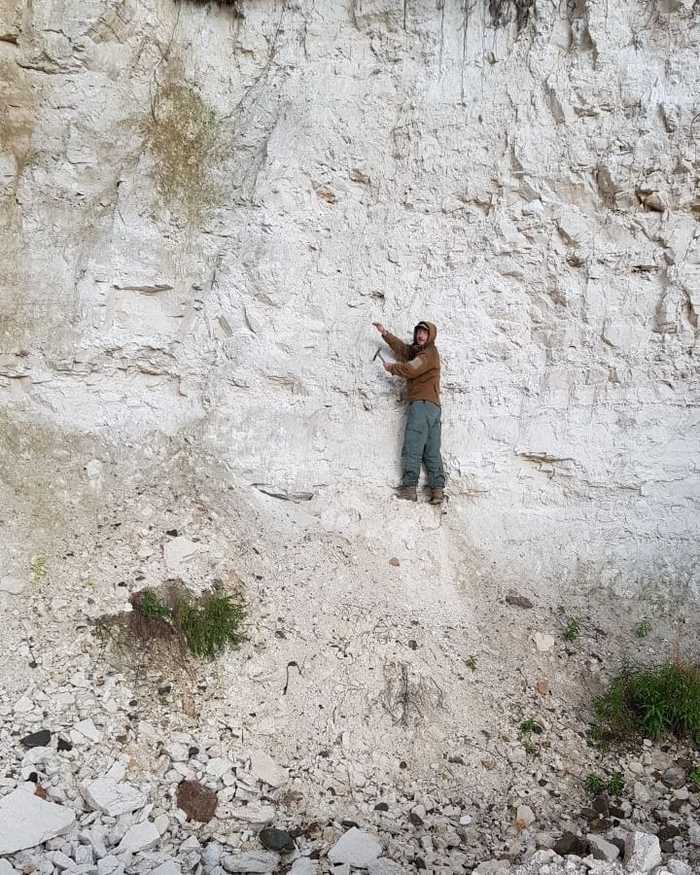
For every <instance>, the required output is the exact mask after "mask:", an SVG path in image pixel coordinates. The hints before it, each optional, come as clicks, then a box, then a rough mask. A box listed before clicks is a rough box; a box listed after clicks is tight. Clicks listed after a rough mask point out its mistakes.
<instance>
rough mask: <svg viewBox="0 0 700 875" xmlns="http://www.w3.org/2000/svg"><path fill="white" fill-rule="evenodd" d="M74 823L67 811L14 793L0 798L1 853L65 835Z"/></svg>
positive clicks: (64, 808)
mask: <svg viewBox="0 0 700 875" xmlns="http://www.w3.org/2000/svg"><path fill="white" fill-rule="evenodd" d="M74 823H75V813H74V812H73V811H71V809H70V808H66V807H65V806H63V805H56V804H55V803H53V802H47V801H45V800H43V799H40V798H39V797H38V796H36V795H34V794H33V793H30V792H27V791H26V790H22V789H17V790H14V791H12V792H11V793H9V794H8V795H7V796H4V797H3V798H2V799H0V854H13V853H15V851H20V850H22V849H24V848H33V847H36V845H40V844H42V843H43V842H45V841H48V840H49V839H51V838H54V837H55V836H60V835H62V834H63V833H65V832H68V830H69V829H70V828H71V827H72V826H73V824H74Z"/></svg>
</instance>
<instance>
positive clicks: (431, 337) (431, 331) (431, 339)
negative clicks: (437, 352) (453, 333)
mask: <svg viewBox="0 0 700 875" xmlns="http://www.w3.org/2000/svg"><path fill="white" fill-rule="evenodd" d="M419 328H427V329H428V343H427V344H426V346H430V344H431V343H435V338H436V337H437V328H436V327H435V325H434V324H433V323H432V322H426V321H425V320H421V321H420V322H419V323H418V324H417V325H416V327H415V328H414V329H413V343H414V345H415V342H416V331H418V329H419Z"/></svg>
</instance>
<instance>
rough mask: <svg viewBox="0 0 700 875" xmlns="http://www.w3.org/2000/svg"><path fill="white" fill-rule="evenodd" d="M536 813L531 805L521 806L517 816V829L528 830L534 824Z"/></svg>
mask: <svg viewBox="0 0 700 875" xmlns="http://www.w3.org/2000/svg"><path fill="white" fill-rule="evenodd" d="M534 820H535V813H534V811H533V810H532V808H530V806H529V805H519V806H518V810H517V812H516V815H515V828H516V829H518V830H522V829H527V827H528V826H530V824H531V823H534Z"/></svg>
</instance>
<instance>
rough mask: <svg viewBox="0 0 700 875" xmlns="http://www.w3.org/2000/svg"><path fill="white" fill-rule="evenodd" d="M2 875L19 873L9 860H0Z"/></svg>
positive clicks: (0, 872) (0, 873)
mask: <svg viewBox="0 0 700 875" xmlns="http://www.w3.org/2000/svg"><path fill="white" fill-rule="evenodd" d="M0 875H18V873H17V870H16V869H15V867H14V866H12V865H11V864H10V863H9V862H8V861H7V860H0Z"/></svg>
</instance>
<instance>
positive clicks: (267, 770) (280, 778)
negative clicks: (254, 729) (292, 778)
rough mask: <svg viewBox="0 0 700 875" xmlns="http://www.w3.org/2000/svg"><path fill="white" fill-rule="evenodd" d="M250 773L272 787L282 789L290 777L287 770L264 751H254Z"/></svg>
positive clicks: (251, 757)
mask: <svg viewBox="0 0 700 875" xmlns="http://www.w3.org/2000/svg"><path fill="white" fill-rule="evenodd" d="M250 771H251V772H252V774H253V775H254V776H255V777H256V778H257V779H258V780H259V781H263V782H264V783H265V784H269V785H270V786H271V787H281V786H282V785H283V784H285V783H286V782H287V778H288V777H289V773H288V772H287V770H286V769H283V768H281V767H280V766H278V765H277V763H275V761H274V760H273V759H272V757H270V756H268V755H267V754H266V753H265V752H264V751H262V750H254V751H252V753H251V755H250Z"/></svg>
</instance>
